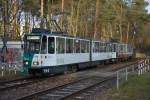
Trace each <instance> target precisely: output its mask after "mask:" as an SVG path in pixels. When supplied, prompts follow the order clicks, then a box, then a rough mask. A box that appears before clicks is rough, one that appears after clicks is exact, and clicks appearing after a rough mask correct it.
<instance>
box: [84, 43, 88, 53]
mask: <svg viewBox="0 0 150 100" xmlns="http://www.w3.org/2000/svg"><path fill="white" fill-rule="evenodd" d="M84 42H85V53H88V52H89V41H84Z"/></svg>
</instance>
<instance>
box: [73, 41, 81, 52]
mask: <svg viewBox="0 0 150 100" xmlns="http://www.w3.org/2000/svg"><path fill="white" fill-rule="evenodd" d="M74 43H75V45H74V46H75V53H80V40H77V39H76V40H75V42H74Z"/></svg>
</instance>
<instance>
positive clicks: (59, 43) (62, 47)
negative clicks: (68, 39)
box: [56, 38, 65, 54]
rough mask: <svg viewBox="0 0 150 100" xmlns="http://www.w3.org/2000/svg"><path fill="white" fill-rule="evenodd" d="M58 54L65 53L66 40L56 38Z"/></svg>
mask: <svg viewBox="0 0 150 100" xmlns="http://www.w3.org/2000/svg"><path fill="white" fill-rule="evenodd" d="M56 52H57V53H58V54H60V53H65V39H64V38H56Z"/></svg>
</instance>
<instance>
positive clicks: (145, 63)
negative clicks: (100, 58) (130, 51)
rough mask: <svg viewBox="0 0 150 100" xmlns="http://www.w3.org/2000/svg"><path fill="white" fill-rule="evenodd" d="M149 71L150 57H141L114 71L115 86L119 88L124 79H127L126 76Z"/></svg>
mask: <svg viewBox="0 0 150 100" xmlns="http://www.w3.org/2000/svg"><path fill="white" fill-rule="evenodd" d="M148 71H150V59H143V60H140V61H138V62H136V63H134V64H131V65H128V67H125V68H123V69H120V70H118V71H116V73H115V74H116V77H117V80H116V86H117V89H119V86H120V84H121V83H123V82H124V81H127V80H128V77H129V76H131V75H142V74H144V73H145V72H148Z"/></svg>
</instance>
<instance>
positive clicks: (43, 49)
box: [40, 36, 47, 54]
mask: <svg viewBox="0 0 150 100" xmlns="http://www.w3.org/2000/svg"><path fill="white" fill-rule="evenodd" d="M44 37H45V39H46V40H45V41H44V40H43V38H44ZM41 42H42V43H41V44H42V45H41V52H40V53H41V54H47V36H43V37H42V41H41ZM43 43H44V44H43Z"/></svg>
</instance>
